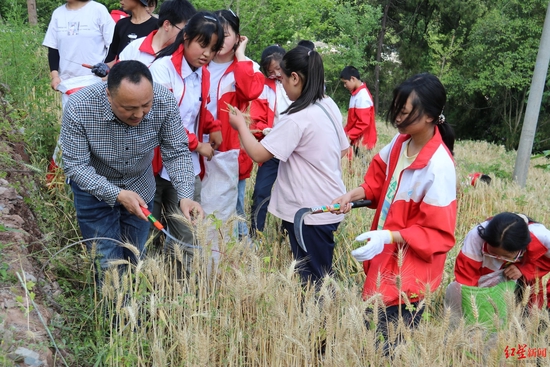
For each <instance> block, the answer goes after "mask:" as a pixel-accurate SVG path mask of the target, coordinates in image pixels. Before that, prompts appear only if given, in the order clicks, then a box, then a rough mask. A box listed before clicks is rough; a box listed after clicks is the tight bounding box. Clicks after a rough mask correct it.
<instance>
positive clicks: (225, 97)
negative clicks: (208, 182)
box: [210, 59, 264, 180]
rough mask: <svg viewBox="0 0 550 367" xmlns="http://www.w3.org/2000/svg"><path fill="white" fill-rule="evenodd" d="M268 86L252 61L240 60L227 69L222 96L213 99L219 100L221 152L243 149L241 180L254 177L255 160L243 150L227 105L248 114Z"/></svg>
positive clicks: (240, 168)
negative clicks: (231, 123)
mask: <svg viewBox="0 0 550 367" xmlns="http://www.w3.org/2000/svg"><path fill="white" fill-rule="evenodd" d="M263 87H264V75H263V74H262V73H261V72H260V71H259V68H257V70H255V68H254V62H253V61H252V60H247V61H237V59H234V60H233V63H232V64H231V65H229V67H228V68H227V69H226V70H225V72H224V74H223V75H222V77H221V78H220V80H219V82H218V88H217V90H218V93H217V95H216V96H210V98H217V100H218V104H217V111H216V112H217V117H218V120H220V121H221V131H222V137H223V141H222V144H221V145H220V146H219V148H218V150H219V151H220V152H226V151H228V150H232V149H240V153H239V180H243V179H245V178H248V177H250V172H252V159H250V157H249V156H248V154H246V151H245V150H244V149H242V148H241V142H240V140H239V133H238V132H237V131H236V130H235V129H233V128H232V127H231V125H230V124H229V112H228V111H227V104H226V103H229V104H230V105H231V106H233V107H236V108H238V109H239V110H241V111H245V110H246V109H247V107H248V105H249V103H250V101H253V100H255V99H256V98H258V97H259V96H260V94H261V93H262V90H263Z"/></svg>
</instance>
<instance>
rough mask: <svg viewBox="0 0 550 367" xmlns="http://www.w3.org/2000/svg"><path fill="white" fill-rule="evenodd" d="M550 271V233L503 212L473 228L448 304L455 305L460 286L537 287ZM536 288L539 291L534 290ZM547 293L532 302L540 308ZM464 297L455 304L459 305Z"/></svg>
mask: <svg viewBox="0 0 550 367" xmlns="http://www.w3.org/2000/svg"><path fill="white" fill-rule="evenodd" d="M548 271H550V231H549V230H548V229H547V228H546V227H545V226H544V225H542V224H541V223H537V222H534V221H532V220H529V219H528V218H527V217H526V216H525V215H523V214H515V213H509V212H503V213H499V214H497V215H495V216H494V217H492V218H489V219H487V220H486V221H485V222H483V223H481V224H479V225H477V226H476V227H474V228H472V230H470V232H468V234H467V235H466V238H464V244H463V246H462V248H461V250H460V252H459V254H458V256H457V258H456V262H455V278H456V281H455V282H452V283H451V284H450V285H449V287H448V288H447V295H446V302H447V301H449V302H448V303H453V301H452V298H453V297H455V296H456V295H454V294H453V293H452V292H453V291H454V292H457V291H459V290H460V287H457V285H456V283H458V284H460V285H466V286H472V287H480V288H485V287H493V286H495V285H497V284H498V283H501V282H504V281H507V280H513V281H520V282H519V283H520V284H521V286H523V285H526V284H531V285H533V284H535V283H536V282H537V279H538V281H539V282H540V279H541V278H542V277H543V276H544V275H546V274H547V273H548ZM533 288H535V287H533ZM542 295H543V292H542V291H541V292H539V293H538V294H533V295H532V297H531V301H532V303H534V304H538V305H539V306H540V305H541V304H540V302H539V301H540V298H541V297H542ZM459 300H461V298H460V297H458V300H457V301H454V303H453V304H457V305H458V304H459V303H460V302H459Z"/></svg>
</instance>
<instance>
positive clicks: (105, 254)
mask: <svg viewBox="0 0 550 367" xmlns="http://www.w3.org/2000/svg"><path fill="white" fill-rule="evenodd" d="M71 188H72V190H73V194H74V207H75V209H76V219H77V221H78V226H79V227H80V232H82V237H83V238H84V239H90V241H86V247H87V248H88V251H91V250H92V247H93V246H94V245H95V251H96V253H97V256H98V257H99V265H100V267H101V270H104V269H105V268H107V267H109V262H110V261H113V260H129V261H130V262H131V263H133V264H135V263H136V262H137V260H138V257H137V256H136V255H135V254H134V253H133V252H132V251H130V250H128V249H126V248H124V247H122V246H120V245H119V244H118V243H116V242H114V241H109V240H97V241H95V240H93V238H94V237H107V238H112V239H114V240H118V241H122V242H129V243H131V244H132V245H134V246H135V247H136V248H137V249H138V250H139V254H140V255H139V258H143V256H144V255H145V242H146V241H147V237H148V235H149V226H150V225H149V222H146V221H144V220H142V219H140V218H138V217H137V216H135V215H133V214H131V213H130V212H129V211H128V210H126V208H125V207H124V206H123V205H122V204H120V203H116V204H115V206H114V207H111V206H110V205H109V204H107V203H105V202H104V201H100V200H98V199H97V198H96V197H95V196H93V195H90V194H88V193H87V192H85V191H82V190H81V189H80V187H78V186H77V185H76V184H75V183H74V182H73V181H72V182H71ZM147 206H148V208H149V211H153V201H151V202H150V203H148V204H147ZM94 262H95V260H94Z"/></svg>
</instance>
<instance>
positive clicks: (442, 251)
mask: <svg viewBox="0 0 550 367" xmlns="http://www.w3.org/2000/svg"><path fill="white" fill-rule="evenodd" d="M445 103H446V92H445V88H444V87H443V85H442V84H441V82H440V81H439V79H438V78H437V77H435V76H434V75H431V74H428V73H424V74H418V75H415V76H413V77H411V78H409V79H408V80H406V81H405V82H403V83H402V84H401V85H399V86H398V87H397V88H395V89H394V91H393V101H392V103H391V107H390V110H389V112H388V120H389V122H390V123H391V124H392V125H393V126H395V127H396V128H397V130H398V134H397V135H396V136H395V137H394V138H393V139H392V141H391V143H390V144H388V145H387V146H385V147H384V148H382V150H381V151H380V152H379V153H378V154H377V155H376V156H375V157H374V158H373V160H372V162H371V164H370V166H369V168H368V170H367V173H366V175H365V180H364V183H363V184H362V185H361V186H359V187H357V188H355V189H353V190H351V191H350V192H348V193H347V194H345V195H343V196H340V197H338V198H336V199H335V200H334V201H333V203H339V204H341V208H342V210H341V211H338V214H341V213H347V212H348V211H349V210H350V209H351V205H350V204H349V203H350V202H351V201H352V200H359V199H365V198H366V199H369V200H371V201H372V209H376V212H375V214H374V220H373V222H372V225H371V228H370V231H369V232H365V233H363V234H361V235H359V236H358V237H357V238H356V239H355V240H356V241H360V242H363V241H368V242H367V243H366V244H365V245H364V246H362V247H359V248H358V249H356V250H354V251H352V253H351V254H352V255H353V256H354V257H355V258H356V259H357V260H358V261H360V262H362V263H363V268H364V271H365V274H366V280H365V284H364V287H363V298H364V299H367V298H370V297H371V296H372V295H374V294H382V296H383V301H384V303H385V305H386V306H387V308H386V312H380V313H379V315H380V318H379V320H369V322H370V321H374V322H375V323H378V324H379V325H378V327H379V329H378V330H379V331H381V333H382V334H383V335H384V337H385V338H386V339H387V336H388V335H387V323H389V322H393V321H395V320H396V319H397V318H398V315H402V317H403V320H404V321H405V323H406V324H409V325H411V326H414V325H416V324H418V322H419V321H420V318H421V315H422V312H423V309H422V307H419V305H420V302H421V300H422V298H423V297H424V295H425V294H426V293H427V292H434V291H435V289H436V288H437V287H438V286H439V284H440V283H441V280H442V276H443V271H444V266H445V258H446V256H447V252H448V251H449V250H450V249H451V248H452V247H453V246H454V244H455V236H454V232H455V224H456V223H455V222H456V170H455V164H454V160H453V153H452V152H453V147H454V133H453V129H452V128H451V126H450V125H449V124H448V123H447V121H445V116H444V115H443V108H444V107H445ZM407 305H408V306H407ZM410 305H412V306H414V307H410ZM382 315H384V316H383V317H382Z"/></svg>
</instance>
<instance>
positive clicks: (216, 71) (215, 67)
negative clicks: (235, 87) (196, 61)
mask: <svg viewBox="0 0 550 367" xmlns="http://www.w3.org/2000/svg"><path fill="white" fill-rule="evenodd" d="M232 63H233V60H231V61H229V62H224V63H217V62H214V61H210V64H208V70H209V71H210V103H208V105H207V106H206V107H207V108H208V111H210V113H212V115H213V116H214V118H218V98H219V97H221V95H219V93H218V89H219V84H220V79H221V78H222V76H223V74H224V73H225V71H226V70H227V68H228V67H229V66H230V65H231V64H232Z"/></svg>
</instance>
